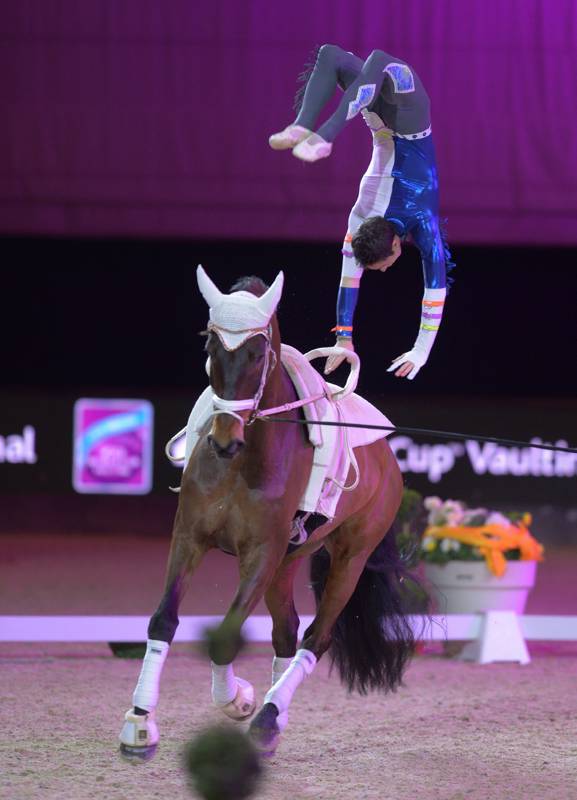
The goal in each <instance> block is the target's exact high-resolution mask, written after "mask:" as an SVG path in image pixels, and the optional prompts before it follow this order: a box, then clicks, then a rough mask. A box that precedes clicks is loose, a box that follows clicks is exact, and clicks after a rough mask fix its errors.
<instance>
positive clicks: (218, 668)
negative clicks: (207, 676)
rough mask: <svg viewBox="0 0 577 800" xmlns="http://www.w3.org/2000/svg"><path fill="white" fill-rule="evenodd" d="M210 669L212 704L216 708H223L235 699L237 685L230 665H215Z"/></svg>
mask: <svg viewBox="0 0 577 800" xmlns="http://www.w3.org/2000/svg"><path fill="white" fill-rule="evenodd" d="M210 664H211V667H212V702H213V703H214V704H215V705H216V706H225V705H227V704H228V703H230V702H231V701H232V700H234V698H235V697H236V693H237V691H238V684H237V682H236V678H235V676H234V670H233V668H232V664H224V665H220V664H215V663H214V662H212V661H211V662H210Z"/></svg>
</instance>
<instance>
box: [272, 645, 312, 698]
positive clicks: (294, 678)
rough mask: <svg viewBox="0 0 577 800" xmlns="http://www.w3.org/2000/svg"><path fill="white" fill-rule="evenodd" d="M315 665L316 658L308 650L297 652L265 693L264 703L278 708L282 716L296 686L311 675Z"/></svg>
mask: <svg viewBox="0 0 577 800" xmlns="http://www.w3.org/2000/svg"><path fill="white" fill-rule="evenodd" d="M316 664H317V658H316V656H315V654H314V653H311V651H310V650H304V649H302V650H297V654H296V656H295V657H294V658H293V659H292V661H291V664H290V666H289V668H288V669H287V670H286V671H285V673H284V674H283V675H282V677H281V678H280V679H279V680H278V681H277V682H276V683H275V685H274V686H273V687H272V688H271V689H269V690H268V692H267V693H266V696H265V698H264V702H265V703H273V704H274V705H275V706H276V707H277V708H278V710H279V713H280V714H283V713H284V712H285V711H287V710H288V707H289V705H290V702H291V700H292V697H293V694H294V693H295V691H296V689H297V686H299V684H301V683H302V681H303V680H304V679H305V678H306V676H307V675H310V674H311V672H312V671H313V669H314V668H315V667H316Z"/></svg>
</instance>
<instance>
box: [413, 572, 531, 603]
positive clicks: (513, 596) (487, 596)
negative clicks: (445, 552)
mask: <svg viewBox="0 0 577 800" xmlns="http://www.w3.org/2000/svg"><path fill="white" fill-rule="evenodd" d="M536 570H537V562H536V561H508V562H507V571H506V572H505V574H504V575H503V577H502V578H496V577H495V576H494V575H493V574H492V573H491V572H490V571H489V570H488V569H487V566H486V564H485V562H484V561H449V563H448V564H443V565H442V566H441V565H439V564H425V576H426V578H427V581H428V582H429V584H430V586H429V589H430V591H431V594H432V595H433V599H434V601H435V604H436V607H437V610H438V613H440V614H477V613H479V612H483V611H515V612H516V613H517V614H522V613H523V612H524V610H525V603H526V602H527V595H528V594H529V591H530V589H531V588H532V587H533V586H534V584H535V573H536Z"/></svg>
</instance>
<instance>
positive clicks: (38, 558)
mask: <svg viewBox="0 0 577 800" xmlns="http://www.w3.org/2000/svg"><path fill="white" fill-rule="evenodd" d="M167 550H168V537H162V538H149V539H146V538H144V539H138V540H136V539H134V538H131V537H126V536H118V537H117V536H114V537H113V536H98V535H79V536H65V535H61V536H58V535H50V536H46V535H42V534H21V533H20V534H18V535H16V534H13V535H4V536H2V537H0V615H1V614H149V613H151V612H152V610H153V609H154V608H155V606H156V604H157V602H158V599H159V597H160V592H161V587H162V579H163V574H164V566H165V562H166V554H167ZM576 555H577V554H576V553H575V551H574V550H569V549H557V550H555V549H550V550H549V551H548V556H547V561H546V562H545V563H544V564H543V565H541V567H540V572H539V577H538V581H537V586H536V587H535V589H534V590H533V592H532V594H531V596H530V599H529V605H528V608H527V611H528V613H552V614H560V613H565V614H575V613H577V602H576V600H577V597H576V595H577V584H576V582H575V570H576V569H577V558H576ZM235 586H236V562H235V559H232V558H230V557H227V556H223V555H222V554H218V553H215V554H211V556H210V558H209V559H208V560H207V563H206V564H203V567H202V568H201V570H200V572H199V574H198V576H197V577H196V579H195V581H194V582H193V586H192V587H191V590H190V592H189V594H188V596H187V598H186V600H185V603H184V605H183V608H182V613H183V614H206V613H212V614H218V613H223V612H224V610H225V608H226V606H227V604H228V602H229V600H230V598H231V597H232V594H233V592H234V588H235ZM296 595H297V605H298V608H299V611H300V612H301V613H303V614H306V613H310V612H311V611H312V598H311V592H310V590H309V589H308V586H307V578H306V570H301V574H300V575H299V580H298V585H297V591H296ZM258 613H265V610H264V608H263V607H262V606H261V607H259V609H258ZM144 638H145V632H144V631H143V639H144ZM530 651H531V654H532V657H533V661H532V663H531V664H530V665H528V666H526V667H521V666H518V665H514V664H513V665H489V666H484V667H481V666H477V665H471V664H462V663H459V662H456V661H451V660H448V659H446V658H444V657H442V655H441V650H440V647H439V646H436V647H433V646H431V647H429V648H428V650H427V651H426V652H425V653H424V654H421V655H419V656H417V657H416V658H415V659H414V661H413V663H412V665H411V666H410V668H409V670H408V672H407V675H406V681H405V686H404V687H403V688H402V689H400V690H399V691H398V692H397V693H396V694H394V695H390V696H380V695H372V696H369V697H364V698H363V697H358V696H355V695H351V696H350V695H348V694H347V693H346V691H345V690H344V689H343V688H342V687H341V686H340V684H339V682H338V679H337V678H336V676H334V675H333V676H331V677H329V676H328V668H327V663H325V661H321V663H320V664H319V666H318V668H317V670H316V671H315V673H314V674H313V675H312V677H311V678H310V679H309V680H308V681H307V682H305V683H304V684H303V685H302V686H301V687H300V689H299V691H298V692H297V694H296V695H295V699H294V701H293V705H292V708H291V721H290V724H289V727H288V728H287V730H286V732H285V734H284V736H283V739H282V741H281V744H280V747H279V750H278V752H277V755H276V756H275V758H274V759H273V760H272V761H271V762H270V763H269V764H268V767H267V771H266V777H265V780H264V782H263V785H262V787H261V790H260V791H259V793H258V794H257V797H259V798H262V800H299V799H300V798H303V800H304V799H305V798H314V799H315V800H364V798H370V799H371V800H372V799H373V798H374V800H542V799H543V798H545V799H546V800H549V798H551V800H553V799H554V800H577V691H576V688H577V642H575V643H571V644H556V645H552V644H551V645H546V644H537V643H530ZM271 655H272V651H271V649H270V647H269V646H264V645H262V646H259V647H253V648H252V649H250V650H249V651H247V652H245V653H243V654H242V655H241V657H240V659H239V665H238V670H237V673H238V674H239V675H240V676H241V677H245V678H247V679H249V680H251V681H252V682H253V683H254V685H255V687H256V690H257V696H258V698H259V699H260V700H262V697H263V695H264V693H265V691H266V689H267V688H268V680H269V674H270V663H271ZM139 669H140V662H138V661H131V660H120V659H116V658H114V657H113V656H112V655H111V653H110V650H109V649H108V647H107V645H106V644H104V643H103V644H90V645H80V644H50V645H48V644H10V643H4V644H0V676H1V678H2V679H1V680H0V798H1V800H89V799H90V800H95V799H96V800H99V798H103V799H105V800H129V799H130V800H133V798H137V799H138V800H153V799H158V800H166V799H167V798H170V800H180V798H182V799H183V800H185V799H186V798H190V797H192V795H191V793H190V791H189V789H188V787H187V785H186V781H185V778H184V775H183V771H182V768H181V762H180V754H181V750H182V747H183V745H184V743H185V742H186V741H187V740H188V739H189V738H190V737H191V736H192V735H193V734H194V733H195V732H197V731H199V730H200V729H202V728H203V727H205V726H206V725H207V724H209V723H211V722H215V721H217V720H219V719H220V714H219V712H218V711H216V710H215V709H212V708H211V706H210V690H209V687H210V674H209V666H208V664H207V662H206V661H205V660H204V658H203V657H201V656H200V655H199V654H198V653H197V652H195V651H193V649H192V647H191V646H189V645H175V646H174V647H173V650H172V652H171V654H170V656H169V658H168V661H167V663H166V667H165V670H164V674H163V679H162V686H161V698H160V704H159V708H158V721H159V725H160V730H161V743H160V747H159V751H158V753H157V755H156V757H155V759H154V760H153V761H151V762H150V763H148V764H145V765H142V766H139V767H134V766H131V765H129V764H127V763H125V762H123V761H121V760H120V758H119V757H118V755H117V750H118V741H117V737H118V733H119V731H120V727H121V724H122V719H123V715H124V712H125V711H126V709H127V708H128V707H129V705H130V700H131V695H132V691H133V689H134V685H135V682H136V679H137V675H138V671H139Z"/></svg>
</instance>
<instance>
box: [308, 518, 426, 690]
mask: <svg viewBox="0 0 577 800" xmlns="http://www.w3.org/2000/svg"><path fill="white" fill-rule="evenodd" d="M396 530H397V528H396V525H395V524H393V526H392V528H391V529H390V531H389V532H388V533H387V535H386V536H385V537H384V538H383V540H382V541H381V543H380V544H379V545H378V546H377V547H376V548H375V550H374V551H373V553H372V554H371V556H370V557H369V560H368V561H367V564H366V566H365V569H364V570H363V572H362V573H361V576H360V578H359V581H358V583H357V586H356V588H355V591H354V593H353V595H352V597H351V599H350V600H349V602H348V603H347V605H346V606H345V607H344V609H343V610H342V611H341V614H340V616H339V618H338V619H337V622H336V624H335V627H334V628H333V638H332V642H331V646H330V649H329V654H330V657H331V662H332V665H333V666H336V667H337V669H338V671H339V674H340V677H341V680H342V682H343V683H344V684H345V685H346V686H347V687H348V689H349V691H353V690H356V691H358V692H359V693H360V694H366V693H367V692H368V691H369V690H371V689H373V690H374V689H376V690H379V689H380V690H383V691H394V690H395V689H396V688H397V687H398V686H399V685H400V684H401V682H402V678H403V673H404V670H405V667H406V666H407V664H408V662H409V661H410V659H411V656H412V655H413V652H414V649H415V635H414V632H413V629H412V627H411V625H410V621H409V619H408V617H407V615H408V614H411V613H421V614H422V613H423V612H426V609H427V608H428V597H427V595H426V593H425V592H424V590H423V589H422V587H421V586H420V585H419V583H418V581H417V580H416V579H415V578H414V577H413V576H411V575H410V573H409V571H408V569H407V566H406V563H405V562H404V561H403V559H402V558H401V557H400V555H399V552H398V548H397V543H396ZM329 568H330V556H329V554H328V553H327V551H326V550H325V549H324V548H323V549H321V550H319V551H317V552H316V553H315V554H314V555H313V556H312V558H311V583H312V585H313V589H314V592H315V599H316V603H317V608H318V604H319V601H320V598H321V595H322V593H323V590H324V588H325V583H326V580H327V575H328V572H329Z"/></svg>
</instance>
